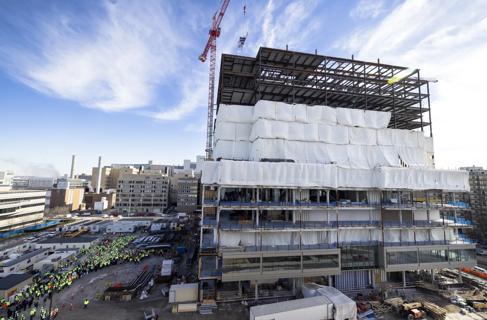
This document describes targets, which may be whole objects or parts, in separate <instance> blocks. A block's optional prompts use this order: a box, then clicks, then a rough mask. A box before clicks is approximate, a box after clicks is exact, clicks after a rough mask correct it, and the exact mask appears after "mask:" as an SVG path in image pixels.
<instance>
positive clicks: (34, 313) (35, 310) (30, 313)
mask: <svg viewBox="0 0 487 320" xmlns="http://www.w3.org/2000/svg"><path fill="white" fill-rule="evenodd" d="M36 313H37V309H36V308H32V309H30V312H29V315H30V319H31V320H32V319H34V318H35V316H36Z"/></svg>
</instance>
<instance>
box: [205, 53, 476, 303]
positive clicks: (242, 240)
mask: <svg viewBox="0 0 487 320" xmlns="http://www.w3.org/2000/svg"><path fill="white" fill-rule="evenodd" d="M221 66H222V67H221V71H220V81H219V83H220V87H219V89H218V97H217V110H218V111H217V117H216V123H215V133H214V141H213V146H214V149H213V153H212V159H211V160H208V161H205V163H204V165H203V172H202V181H201V183H202V228H201V234H200V236H201V239H200V257H199V259H200V260H199V278H200V280H201V289H202V298H203V299H204V298H209V297H212V298H216V299H217V300H218V301H225V300H236V299H237V300H238V299H242V300H244V299H258V298H262V297H266V296H273V297H274V296H278V295H286V294H290V295H293V294H296V288H298V287H300V284H302V283H303V282H308V281H312V282H317V283H323V284H327V285H333V286H335V287H336V288H338V289H340V290H346V291H347V290H360V289H363V288H365V287H369V286H374V287H382V286H385V285H388V284H393V283H399V284H400V285H402V286H407V285H408V283H409V281H410V280H412V279H414V276H415V272H416V271H418V270H429V271H430V272H432V273H433V272H434V271H435V270H437V269H441V268H447V267H448V268H451V267H461V266H473V265H475V264H476V258H475V244H474V243H473V242H472V241H471V240H470V239H469V238H468V237H467V236H466V233H465V231H466V230H468V229H469V228H471V227H472V225H471V223H470V222H469V221H466V220H458V219H452V217H451V216H450V215H449V213H446V212H448V211H445V210H444V209H445V208H444V207H445V204H444V203H443V202H442V199H443V196H442V195H443V194H444V193H464V192H468V191H469V181H468V173H467V172H465V171H461V170H459V171H455V170H451V171H448V170H437V169H435V168H434V148H433V138H432V129H431V122H432V120H431V114H430V112H429V111H430V105H429V100H430V99H429V83H428V81H426V80H423V79H421V78H420V76H419V71H418V70H415V71H414V72H412V73H411V72H410V73H407V72H406V71H405V70H407V69H406V68H404V67H400V66H392V65H385V64H380V63H376V62H364V61H357V60H353V59H352V60H350V59H343V58H334V57H327V56H320V55H317V54H307V53H300V52H291V51H287V50H277V49H270V48H260V50H259V52H258V54H257V56H256V57H255V58H252V57H242V56H234V55H225V54H224V55H222V61H221ZM408 72H409V71H408ZM405 73H407V74H405ZM401 75H403V76H401ZM393 76H395V77H394V78H393V79H395V80H394V81H391V80H390V79H391V78H392V77H393ZM448 206H449V208H450V207H451V206H454V204H448ZM449 208H448V209H449Z"/></svg>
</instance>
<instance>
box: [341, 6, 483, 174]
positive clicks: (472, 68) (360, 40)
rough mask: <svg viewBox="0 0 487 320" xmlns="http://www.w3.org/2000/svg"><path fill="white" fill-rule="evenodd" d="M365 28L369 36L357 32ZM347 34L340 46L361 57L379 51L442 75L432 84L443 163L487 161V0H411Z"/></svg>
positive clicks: (390, 59)
mask: <svg viewBox="0 0 487 320" xmlns="http://www.w3.org/2000/svg"><path fill="white" fill-rule="evenodd" d="M412 21H414V23H411V22H412ZM359 33H362V34H364V33H365V34H367V35H368V36H367V37H359V36H355V35H358V34H359ZM343 39H347V40H345V41H343V40H342V41H340V42H337V44H338V47H341V49H342V50H344V51H346V52H347V53H350V51H351V52H354V53H356V54H357V56H358V57H359V58H360V59H372V60H374V59H376V58H378V57H379V58H381V60H382V61H384V62H386V63H392V64H399V65H405V66H408V67H418V68H420V69H421V74H422V76H424V77H428V76H429V77H434V78H437V79H438V80H439V83H438V84H437V85H433V86H432V113H433V127H434V133H435V137H436V139H435V147H436V154H437V157H436V158H437V161H438V163H439V164H440V165H442V166H454V165H458V164H461V163H464V164H471V162H472V161H474V162H475V163H482V162H484V163H487V153H485V152H479V151H478V150H480V149H479V148H480V146H481V145H485V143H483V141H481V140H480V139H481V137H482V136H483V135H484V134H483V133H482V130H483V128H484V127H485V124H484V123H483V119H485V116H487V113H486V111H484V110H483V109H482V108H481V107H480V106H481V105H482V101H484V97H483V92H484V91H485V90H484V89H483V84H484V83H485V79H484V78H485V77H484V74H483V72H482V70H487V61H486V60H485V56H487V2H485V1H481V0H480V1H467V2H465V1H447V2H445V1H441V0H436V1H426V0H408V1H405V2H404V3H402V4H400V5H399V6H397V7H396V8H395V9H394V10H393V11H392V12H390V13H389V14H388V15H386V16H385V17H384V18H383V19H382V20H381V21H379V22H378V23H377V25H375V26H372V27H364V26H358V27H357V28H356V31H355V32H354V33H352V34H351V35H350V37H343ZM474 115H475V116H474ZM466 137H469V138H466ZM451 150H456V152H451Z"/></svg>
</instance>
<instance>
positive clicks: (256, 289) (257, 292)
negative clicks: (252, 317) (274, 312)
mask: <svg viewBox="0 0 487 320" xmlns="http://www.w3.org/2000/svg"><path fill="white" fill-rule="evenodd" d="M255 300H259V283H258V282H257V281H255Z"/></svg>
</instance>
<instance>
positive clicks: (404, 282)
mask: <svg viewBox="0 0 487 320" xmlns="http://www.w3.org/2000/svg"><path fill="white" fill-rule="evenodd" d="M402 287H403V288H406V271H403V272H402Z"/></svg>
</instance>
